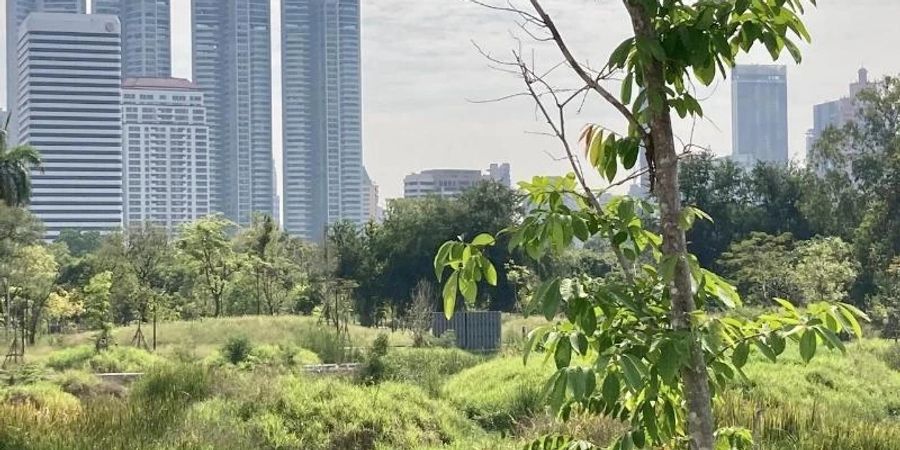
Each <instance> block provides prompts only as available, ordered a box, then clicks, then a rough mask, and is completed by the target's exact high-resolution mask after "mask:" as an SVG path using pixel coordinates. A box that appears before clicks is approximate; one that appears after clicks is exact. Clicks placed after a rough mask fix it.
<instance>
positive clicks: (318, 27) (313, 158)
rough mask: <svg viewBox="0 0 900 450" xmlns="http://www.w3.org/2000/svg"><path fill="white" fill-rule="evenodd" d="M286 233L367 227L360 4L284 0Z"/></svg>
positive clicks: (316, 235)
mask: <svg viewBox="0 0 900 450" xmlns="http://www.w3.org/2000/svg"><path fill="white" fill-rule="evenodd" d="M281 8H282V9H281V30H282V33H281V58H282V63H281V70H282V90H281V95H282V105H283V112H284V129H283V142H284V153H283V165H282V167H283V168H284V173H283V175H282V180H281V182H282V186H283V191H284V192H283V195H284V217H283V223H284V229H285V230H287V231H288V232H289V233H291V234H294V235H297V236H301V237H304V238H307V239H320V238H321V236H322V235H323V228H324V227H325V226H327V224H330V223H334V222H336V221H339V220H350V221H353V222H356V223H363V222H365V221H366V219H367V216H368V215H367V213H366V211H365V209H364V198H365V196H366V195H368V190H369V187H368V186H366V184H365V181H364V178H363V177H364V175H363V164H362V121H361V117H362V97H361V92H362V88H361V83H360V34H359V32H360V24H359V0H283V1H282V2H281Z"/></svg>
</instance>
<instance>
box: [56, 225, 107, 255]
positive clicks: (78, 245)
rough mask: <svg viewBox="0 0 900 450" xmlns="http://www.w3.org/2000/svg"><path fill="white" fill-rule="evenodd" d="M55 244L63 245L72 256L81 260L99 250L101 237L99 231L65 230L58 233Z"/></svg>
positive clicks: (101, 242) (101, 241)
mask: <svg viewBox="0 0 900 450" xmlns="http://www.w3.org/2000/svg"><path fill="white" fill-rule="evenodd" d="M56 242H63V243H65V244H66V246H67V247H69V252H71V253H72V256H76V257H79V258H81V257H84V256H87V255H89V254H91V253H94V252H96V251H97V250H99V249H100V246H101V245H102V244H103V236H102V235H101V234H100V232H99V231H85V230H74V229H65V230H62V231H60V233H59V237H57V238H56Z"/></svg>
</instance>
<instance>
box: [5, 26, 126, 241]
mask: <svg viewBox="0 0 900 450" xmlns="http://www.w3.org/2000/svg"><path fill="white" fill-rule="evenodd" d="M19 31H20V33H19V39H18V40H17V42H18V61H19V64H18V66H17V67H18V70H17V73H18V74H19V79H18V86H19V92H20V96H19V98H20V101H19V103H18V107H19V108H18V110H19V112H20V115H19V116H18V117H17V118H16V119H15V120H16V121H17V122H18V128H19V138H20V141H21V142H22V143H24V144H28V145H31V146H33V147H34V148H36V149H37V150H38V151H40V152H41V156H42V158H43V170H42V171H34V172H33V173H32V179H31V180H32V181H31V186H32V196H31V211H32V213H33V214H34V215H36V216H37V217H38V218H39V219H40V220H41V221H42V222H43V223H44V226H45V228H46V231H45V235H44V237H45V238H47V239H53V238H55V237H57V236H58V235H59V232H60V231H62V230H64V229H67V228H74V229H80V230H93V231H110V230H115V229H119V228H121V227H122V110H121V103H122V93H121V90H122V80H121V78H122V67H121V64H120V53H121V47H120V43H119V19H118V18H116V17H115V16H109V15H99V14H95V15H84V14H56V13H32V14H31V15H29V16H28V18H27V19H26V20H25V21H24V22H23V23H22V25H21V27H20V30H19Z"/></svg>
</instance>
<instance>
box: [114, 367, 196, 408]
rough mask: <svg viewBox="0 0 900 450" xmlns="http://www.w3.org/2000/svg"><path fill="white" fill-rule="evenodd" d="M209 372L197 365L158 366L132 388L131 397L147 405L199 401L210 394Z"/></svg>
mask: <svg viewBox="0 0 900 450" xmlns="http://www.w3.org/2000/svg"><path fill="white" fill-rule="evenodd" d="M212 382H213V377H212V373H211V371H210V369H209V368H207V367H204V366H202V365H198V364H161V365H159V366H156V367H154V368H153V370H151V371H150V372H148V373H146V374H145V375H144V376H143V377H141V379H140V380H138V381H137V382H136V383H135V384H134V388H133V389H132V392H131V397H132V398H133V399H136V400H138V401H143V402H147V403H158V402H166V401H173V400H174V401H187V402H191V401H198V400H203V399H204V398H206V397H207V396H209V395H210V394H211V393H212V388H213V385H212Z"/></svg>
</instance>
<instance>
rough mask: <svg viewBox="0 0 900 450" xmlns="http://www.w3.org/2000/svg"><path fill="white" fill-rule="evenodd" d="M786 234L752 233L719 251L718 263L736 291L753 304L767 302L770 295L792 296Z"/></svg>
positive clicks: (790, 237) (788, 240)
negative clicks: (720, 254) (735, 284)
mask: <svg viewBox="0 0 900 450" xmlns="http://www.w3.org/2000/svg"><path fill="white" fill-rule="evenodd" d="M792 244H793V236H791V235H790V234H789V233H784V234H780V235H778V236H772V235H770V234H766V233H760V232H752V233H750V236H749V237H748V238H747V239H744V240H742V241H740V242H735V243H733V244H731V246H729V247H728V251H727V252H724V253H722V258H721V260H720V261H719V265H720V266H722V267H723V268H724V269H725V270H726V272H725V273H726V274H727V275H728V276H729V278H731V279H732V280H734V281H735V282H736V283H737V286H738V289H739V290H740V292H741V293H742V294H743V295H744V296H745V297H746V298H747V299H749V301H750V302H752V303H754V304H757V305H769V304H770V303H771V301H772V299H773V298H775V297H780V298H792V297H793V295H792V294H794V293H795V290H796V289H795V283H794V282H793V281H794V280H793V279H792V277H790V276H789V274H791V273H793V272H792V264H793V261H792V258H791V250H792Z"/></svg>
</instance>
